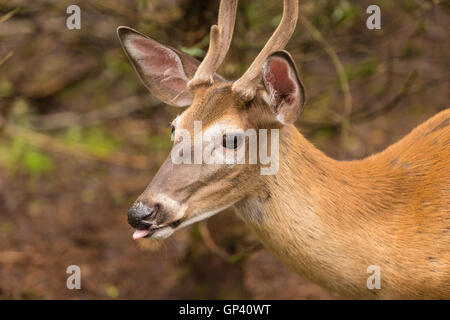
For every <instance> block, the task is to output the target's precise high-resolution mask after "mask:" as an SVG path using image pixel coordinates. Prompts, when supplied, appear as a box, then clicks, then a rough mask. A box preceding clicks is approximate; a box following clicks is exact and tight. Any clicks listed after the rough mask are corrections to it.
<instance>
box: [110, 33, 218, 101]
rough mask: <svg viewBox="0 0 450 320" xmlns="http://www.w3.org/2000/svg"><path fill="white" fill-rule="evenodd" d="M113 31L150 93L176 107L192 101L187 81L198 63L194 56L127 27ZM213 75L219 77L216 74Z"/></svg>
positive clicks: (216, 78)
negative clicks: (115, 32)
mask: <svg viewBox="0 0 450 320" xmlns="http://www.w3.org/2000/svg"><path fill="white" fill-rule="evenodd" d="M117 34H118V36H119V39H120V42H121V44H122V47H123V49H124V50H125V52H126V54H127V56H128V58H129V59H130V61H131V63H132V64H133V66H134V68H135V69H136V71H137V73H138V74H139V77H140V78H141V80H142V82H143V83H144V85H145V86H146V87H147V89H148V90H149V91H150V92H151V93H152V94H153V95H154V96H156V97H157V98H158V99H160V100H161V101H163V102H164V103H167V104H170V105H174V106H179V107H185V106H188V105H190V104H191V103H192V99H193V97H192V93H191V92H190V91H189V89H188V88H187V82H188V81H189V80H190V79H191V78H192V77H193V76H194V74H195V71H196V70H197V67H198V65H199V64H200V62H199V61H198V60H197V59H194V58H192V57H191V56H189V55H188V54H186V53H183V52H181V51H178V50H176V49H173V48H170V47H167V46H163V45H162V44H160V43H158V42H157V41H155V40H153V39H150V38H149V37H147V36H145V35H143V34H141V33H139V32H137V31H136V30H133V29H131V28H128V27H119V28H118V29H117ZM214 78H215V80H219V81H223V78H222V77H220V76H219V75H215V76H214Z"/></svg>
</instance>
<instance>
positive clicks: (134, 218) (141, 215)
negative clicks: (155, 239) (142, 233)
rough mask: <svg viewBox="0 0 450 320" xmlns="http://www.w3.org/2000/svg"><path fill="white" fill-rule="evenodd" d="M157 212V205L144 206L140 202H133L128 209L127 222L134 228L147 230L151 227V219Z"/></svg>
mask: <svg viewBox="0 0 450 320" xmlns="http://www.w3.org/2000/svg"><path fill="white" fill-rule="evenodd" d="M157 212H158V205H154V206H150V207H149V206H146V205H145V204H143V203H142V202H137V203H135V204H134V205H133V206H132V207H131V208H130V210H128V223H129V224H130V225H131V226H132V227H133V228H135V229H139V230H147V229H149V228H150V227H151V225H152V222H151V221H150V220H151V219H154V218H155V216H156V213H157Z"/></svg>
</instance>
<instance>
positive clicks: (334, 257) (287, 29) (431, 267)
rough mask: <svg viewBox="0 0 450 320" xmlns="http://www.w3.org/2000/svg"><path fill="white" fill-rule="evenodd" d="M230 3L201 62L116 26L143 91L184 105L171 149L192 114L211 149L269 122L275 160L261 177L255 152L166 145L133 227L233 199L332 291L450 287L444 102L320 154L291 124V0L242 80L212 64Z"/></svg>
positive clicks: (400, 295)
mask: <svg viewBox="0 0 450 320" xmlns="http://www.w3.org/2000/svg"><path fill="white" fill-rule="evenodd" d="M237 2H238V1H237V0H221V2H220V4H219V12H218V22H217V24H216V25H213V26H212V27H211V29H210V43H209V48H208V51H207V53H206V55H205V57H204V59H203V61H202V62H201V63H200V62H199V61H198V60H197V59H195V58H193V57H191V56H189V55H188V54H186V53H184V52H182V51H179V50H177V49H175V48H173V47H170V46H166V45H163V44H160V43H159V42H157V41H156V40H154V39H152V38H149V37H147V36H145V35H143V34H141V33H139V32H138V31H135V30H133V29H131V28H129V27H124V26H122V27H119V28H118V29H117V33H118V36H119V39H120V42H121V45H122V47H123V49H124V51H125V53H126V55H127V56H128V58H129V60H130V61H131V64H132V65H133V66H134V68H135V70H136V71H137V74H138V75H139V77H140V79H141V80H142V82H143V84H144V85H145V86H146V87H147V89H148V90H149V91H150V93H151V94H152V95H154V96H156V97H157V98H158V99H159V100H161V101H162V102H164V103H165V104H168V105H172V106H178V107H186V108H185V109H184V110H183V112H182V113H181V114H179V115H178V116H177V117H176V118H175V119H174V120H173V121H172V122H171V127H172V135H173V148H175V147H176V146H177V145H182V144H183V143H184V139H182V138H181V137H180V134H179V132H181V131H187V132H189V133H190V134H193V131H194V122H195V121H201V123H202V130H203V131H202V132H203V134H204V135H206V134H207V132H208V134H209V135H211V136H214V137H218V138H217V139H214V140H210V143H211V141H214V142H213V143H212V144H213V149H214V152H216V153H217V154H218V155H219V154H221V153H223V152H224V151H226V152H231V153H232V154H233V153H236V152H238V151H239V150H240V149H241V148H244V149H245V150H246V152H249V150H248V149H249V144H246V143H245V142H246V141H247V140H248V139H247V138H248V137H245V136H244V137H242V135H241V136H239V135H233V132H235V131H236V129H242V130H246V129H250V128H253V129H255V130H259V129H268V130H269V129H270V130H271V131H269V133H268V135H269V136H271V135H272V132H275V131H273V130H278V131H277V132H278V134H279V136H278V139H279V154H278V158H277V159H278V170H277V172H276V173H275V174H271V175H270V174H269V175H263V174H261V172H260V169H261V167H262V166H263V164H261V163H259V162H257V163H256V164H250V163H243V164H227V163H223V164H206V163H190V164H185V163H181V164H177V163H174V161H173V160H172V157H170V156H169V157H168V158H167V159H166V160H165V162H164V163H163V164H162V165H161V167H160V169H159V170H158V172H157V173H156V175H155V176H154V177H153V180H152V181H151V182H150V184H149V185H148V186H147V188H146V189H145V190H144V192H143V193H142V194H141V195H140V196H139V197H138V198H137V200H136V201H135V202H134V204H133V205H132V207H131V208H130V210H129V211H128V222H129V224H130V225H131V226H132V227H133V228H134V229H135V231H134V233H133V238H134V239H140V238H144V237H147V238H152V239H166V238H168V237H169V236H170V235H172V234H173V233H174V232H175V231H177V230H179V229H180V228H183V227H185V226H188V225H190V224H192V223H195V222H198V221H201V220H205V219H207V218H209V217H211V216H213V215H215V214H218V213H219V212H221V211H224V210H225V209H227V208H233V209H234V211H235V212H236V214H237V216H238V217H240V218H241V219H242V220H243V221H244V222H245V223H246V224H247V225H248V227H249V229H251V230H252V232H254V233H255V234H256V235H257V237H258V238H259V239H260V240H261V242H262V243H263V245H264V246H265V247H266V248H268V249H269V250H270V251H271V252H272V253H273V254H274V255H275V256H276V257H278V258H279V259H280V260H281V261H282V262H283V263H284V264H285V265H287V266H288V267H289V268H291V269H292V270H294V271H295V272H296V273H297V274H299V275H300V276H301V277H303V278H305V279H308V280H310V281H312V282H314V283H316V284H318V285H320V286H322V287H323V288H326V289H328V290H330V291H332V292H335V293H337V294H339V295H340V296H343V297H348V298H356V299H445V298H446V299H449V298H450V109H448V108H447V109H444V110H442V111H441V112H439V113H438V114H436V115H435V116H433V117H432V118H430V119H428V120H427V121H426V122H424V123H422V124H420V125H419V126H417V127H416V128H414V129H413V130H412V131H411V132H410V133H409V134H408V135H406V136H405V137H403V138H402V139H401V140H400V141H398V142H396V143H394V144H392V145H391V146H389V147H388V148H386V149H385V150H384V151H381V152H379V153H376V154H373V155H371V156H369V157H366V158H364V159H357V160H347V161H340V160H335V159H332V158H330V157H328V156H327V155H325V154H324V153H323V152H322V151H320V150H319V149H317V148H316V147H315V146H314V145H313V144H312V143H310V142H309V141H308V140H307V139H306V138H305V137H304V136H303V135H302V134H301V133H300V132H299V130H298V129H297V127H296V126H295V125H294V122H295V121H296V120H297V119H298V118H299V116H300V114H301V111H302V109H303V107H304V104H305V100H306V98H305V88H304V85H303V83H302V81H301V78H300V72H299V69H298V68H297V66H296V64H295V62H294V61H293V58H292V56H291V55H290V54H289V53H288V52H287V51H285V50H284V48H285V46H286V44H287V42H288V41H289V39H290V38H291V36H292V34H293V32H294V29H295V27H296V24H297V19H298V15H299V7H298V1H297V0H284V2H283V6H284V7H283V15H282V18H281V21H280V23H279V25H278V26H277V28H276V29H275V31H274V33H273V34H272V35H271V37H270V38H269V40H268V41H267V43H266V45H265V46H264V47H263V48H262V50H261V51H260V52H259V54H258V55H257V56H256V58H255V59H254V60H253V62H252V63H251V65H250V66H249V67H248V69H247V70H246V71H245V72H244V74H243V75H242V76H241V77H240V78H239V79H238V80H236V81H229V80H226V79H224V78H223V77H222V76H221V75H219V74H218V73H216V70H217V69H218V67H219V66H220V65H221V64H222V62H223V60H224V58H225V56H226V54H227V52H228V50H229V48H230V44H231V40H232V35H233V29H234V24H235V19H236V10H237ZM257 135H258V139H260V137H259V133H257ZM270 141H271V140H270ZM200 143H206V142H204V141H201V142H200ZM266 143H267V150H269V149H271V142H266ZM190 148H194V146H192V143H191V145H188V146H187V149H183V150H189V149H190ZM370 266H377V267H378V268H379V276H380V286H379V288H375V289H373V288H369V286H368V278H369V277H370V276H371V274H370V273H368V270H369V269H368V268H369V267H370Z"/></svg>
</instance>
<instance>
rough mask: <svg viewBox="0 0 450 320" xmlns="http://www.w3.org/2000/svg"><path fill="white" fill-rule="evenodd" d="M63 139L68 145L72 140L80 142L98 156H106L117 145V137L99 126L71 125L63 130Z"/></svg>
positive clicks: (115, 148) (114, 149)
mask: <svg viewBox="0 0 450 320" xmlns="http://www.w3.org/2000/svg"><path fill="white" fill-rule="evenodd" d="M63 140H65V141H66V142H67V143H68V144H69V145H70V144H71V143H74V142H76V143H79V144H82V145H84V146H85V147H87V148H88V149H89V150H90V151H91V152H92V153H93V154H95V155H97V156H99V157H108V156H109V155H111V154H112V153H113V152H114V151H116V150H117V148H118V147H119V142H118V141H117V139H116V138H115V137H114V136H112V135H111V134H110V133H109V132H108V131H106V130H105V129H103V128H101V127H92V128H87V129H84V128H82V127H79V126H72V127H70V128H69V129H68V130H67V131H66V132H65V134H64V136H63Z"/></svg>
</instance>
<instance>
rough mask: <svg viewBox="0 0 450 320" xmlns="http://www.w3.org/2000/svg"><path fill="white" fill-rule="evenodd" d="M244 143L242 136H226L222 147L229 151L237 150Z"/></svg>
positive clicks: (231, 134) (223, 138) (232, 134)
mask: <svg viewBox="0 0 450 320" xmlns="http://www.w3.org/2000/svg"><path fill="white" fill-rule="evenodd" d="M241 143H242V135H241V134H236V133H230V134H224V135H223V137H222V146H223V147H224V148H227V149H237V148H238V147H239V146H240V145H241Z"/></svg>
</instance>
